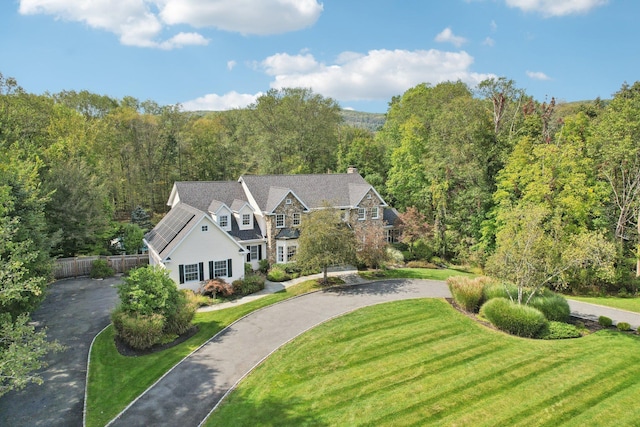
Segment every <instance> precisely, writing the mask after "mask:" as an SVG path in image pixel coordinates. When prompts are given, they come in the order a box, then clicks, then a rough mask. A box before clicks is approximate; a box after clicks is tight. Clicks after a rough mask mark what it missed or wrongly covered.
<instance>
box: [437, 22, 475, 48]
mask: <svg viewBox="0 0 640 427" xmlns="http://www.w3.org/2000/svg"><path fill="white" fill-rule="evenodd" d="M435 40H436V41H437V42H440V43H451V44H453V45H454V46H455V47H460V46H462V45H463V44H464V43H466V42H467V39H465V38H464V37H460V36H456V35H454V34H453V31H451V28H449V27H447V28H445V29H444V30H442V31H441V32H440V33H439V34H438V35H437V36H436V39H435Z"/></svg>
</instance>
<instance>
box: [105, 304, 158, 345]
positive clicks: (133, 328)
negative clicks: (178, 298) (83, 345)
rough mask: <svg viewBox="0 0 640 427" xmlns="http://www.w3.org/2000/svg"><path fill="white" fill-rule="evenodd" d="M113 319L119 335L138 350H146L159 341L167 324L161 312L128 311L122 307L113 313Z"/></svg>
mask: <svg viewBox="0 0 640 427" xmlns="http://www.w3.org/2000/svg"><path fill="white" fill-rule="evenodd" d="M111 321H112V322H113V326H114V328H115V330H116V333H117V335H118V337H120V339H122V341H124V342H125V343H126V344H127V345H129V346H130V347H132V348H135V349H138V350H145V349H147V348H149V347H151V346H152V345H154V344H156V343H157V342H159V341H160V340H161V339H162V336H163V330H164V325H165V318H164V316H162V315H161V314H158V313H153V314H135V313H127V312H125V311H124V310H122V308H118V309H116V310H115V311H114V312H113V313H111Z"/></svg>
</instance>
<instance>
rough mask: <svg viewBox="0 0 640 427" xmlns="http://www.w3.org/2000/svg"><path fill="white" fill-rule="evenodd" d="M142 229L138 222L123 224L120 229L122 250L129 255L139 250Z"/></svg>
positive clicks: (142, 233) (142, 234) (142, 235)
mask: <svg viewBox="0 0 640 427" xmlns="http://www.w3.org/2000/svg"><path fill="white" fill-rule="evenodd" d="M143 238H144V231H143V230H142V228H140V226H139V225H138V224H132V223H129V224H125V226H124V227H123V230H122V244H123V246H124V251H125V252H126V253H127V254H129V255H135V254H137V253H138V252H139V251H140V247H141V246H142V239H143Z"/></svg>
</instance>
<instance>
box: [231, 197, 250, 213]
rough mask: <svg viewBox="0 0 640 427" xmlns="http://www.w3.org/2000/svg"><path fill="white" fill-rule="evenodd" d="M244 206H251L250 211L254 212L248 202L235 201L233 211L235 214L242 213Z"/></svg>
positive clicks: (232, 206)
mask: <svg viewBox="0 0 640 427" xmlns="http://www.w3.org/2000/svg"><path fill="white" fill-rule="evenodd" d="M244 205H247V206H249V209H251V210H252V211H253V208H252V207H251V205H250V204H249V202H247V201H246V200H240V199H235V200H234V201H233V203H231V210H232V211H233V212H240V210H241V209H242V208H243V207H244Z"/></svg>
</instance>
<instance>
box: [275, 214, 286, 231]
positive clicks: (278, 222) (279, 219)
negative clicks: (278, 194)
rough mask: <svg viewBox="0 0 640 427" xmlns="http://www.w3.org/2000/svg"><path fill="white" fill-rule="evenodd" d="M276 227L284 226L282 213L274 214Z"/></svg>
mask: <svg viewBox="0 0 640 427" xmlns="http://www.w3.org/2000/svg"><path fill="white" fill-rule="evenodd" d="M276 228H284V214H276Z"/></svg>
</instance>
